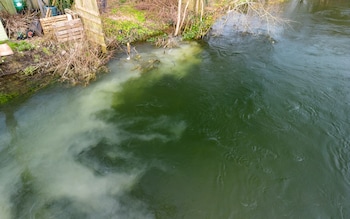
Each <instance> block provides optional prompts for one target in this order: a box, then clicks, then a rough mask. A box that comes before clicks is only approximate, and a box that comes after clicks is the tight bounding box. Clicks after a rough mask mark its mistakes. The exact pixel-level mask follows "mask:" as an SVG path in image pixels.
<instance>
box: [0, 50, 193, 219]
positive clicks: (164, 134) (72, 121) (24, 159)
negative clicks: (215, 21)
mask: <svg viewBox="0 0 350 219" xmlns="http://www.w3.org/2000/svg"><path fill="white" fill-rule="evenodd" d="M199 51H200V50H199V46H198V45H196V44H186V45H184V46H183V47H180V48H176V49H172V50H167V51H166V54H164V50H162V49H157V50H154V52H153V53H144V54H143V53H140V55H141V56H143V57H144V58H145V59H147V57H156V58H157V59H159V60H161V61H160V63H161V64H160V65H159V68H158V70H159V71H158V72H157V74H154V76H153V77H154V80H157V79H159V78H161V77H162V74H163V75H165V74H174V75H178V76H179V77H182V76H183V75H184V74H185V72H186V70H185V68H186V67H188V66H190V65H191V64H193V63H195V62H198V58H196V54H198V52H199ZM191 60H192V61H191ZM110 67H111V68H112V69H114V71H116V72H114V73H111V74H110V75H106V79H104V80H101V81H100V82H99V83H96V84H92V85H91V86H90V87H88V88H72V89H67V90H59V89H57V91H51V93H50V92H45V91H43V92H42V93H40V94H38V95H35V96H33V97H32V98H31V99H30V100H29V101H27V102H26V103H25V104H24V105H23V106H20V107H19V108H18V110H16V111H14V112H12V113H13V117H14V118H15V120H17V122H18V125H17V126H16V127H15V130H17V131H16V133H15V134H14V135H11V134H10V131H9V130H8V129H9V127H6V125H5V124H4V123H1V124H4V125H0V131H1V134H0V137H1V139H0V143H1V145H0V157H1V158H2V160H1V166H0V193H1V196H0V218H1V219H12V218H91V219H95V218H101V219H102V218H142V219H147V218H154V215H153V214H152V213H151V212H149V210H148V209H147V206H146V205H145V204H144V203H143V202H142V201H139V200H136V199H135V198H132V197H130V196H129V195H128V192H129V191H130V190H131V189H132V188H133V185H135V183H137V182H138V180H139V178H140V177H141V176H142V174H143V173H144V172H145V171H146V169H147V165H145V164H142V163H138V162H137V160H135V158H134V156H133V155H132V154H130V153H128V152H125V151H123V150H122V149H121V148H120V147H119V145H120V144H122V143H123V142H124V141H127V140H128V139H135V138H136V139H142V140H151V139H160V140H162V141H172V140H177V139H179V138H180V136H181V135H182V133H183V132H184V130H185V129H186V123H185V122H184V121H182V120H180V119H174V118H170V117H166V116H159V117H157V118H140V120H149V119H152V120H153V125H151V126H150V127H149V129H148V131H147V132H145V133H143V134H140V133H131V132H127V131H125V130H123V126H122V125H123V122H126V121H120V122H119V125H118V124H113V123H109V122H108V121H104V120H103V119H100V118H99V116H98V115H99V114H101V113H102V114H103V113H104V112H108V111H111V109H112V98H113V96H114V95H115V93H117V92H119V91H120V90H122V89H123V87H122V85H123V83H124V82H126V81H127V80H129V79H131V78H135V77H139V76H140V73H141V72H140V71H137V70H135V63H132V61H131V62H123V61H119V62H115V63H113V64H111V66H110ZM159 73H162V74H159ZM53 93H55V95H53ZM5 118H6V116H5V115H4V114H1V115H0V121H1V122H2V121H5ZM127 122H131V123H133V122H135V121H127ZM136 122H137V121H136ZM131 123H130V124H131ZM124 125H125V124H124ZM103 147H105V148H103ZM93 150H96V152H98V153H104V154H103V156H101V158H100V157H96V156H97V155H96V154H93V156H95V157H89V156H90V154H89V153H90V151H93ZM91 156H92V155H91ZM84 159H85V160H84ZM93 159H96V160H93ZM99 159H100V160H99ZM104 159H110V161H114V160H118V159H120V160H123V161H126V162H133V167H130V168H128V169H127V171H123V170H118V169H116V168H114V169H112V168H109V167H108V163H107V164H104V163H103V162H105V160H104ZM159 165H160V164H159Z"/></svg>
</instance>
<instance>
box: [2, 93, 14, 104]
mask: <svg viewBox="0 0 350 219" xmlns="http://www.w3.org/2000/svg"><path fill="white" fill-rule="evenodd" d="M15 97H18V94H17V93H11V94H4V93H0V105H2V104H5V103H7V102H9V101H10V100H12V99H13V98H15Z"/></svg>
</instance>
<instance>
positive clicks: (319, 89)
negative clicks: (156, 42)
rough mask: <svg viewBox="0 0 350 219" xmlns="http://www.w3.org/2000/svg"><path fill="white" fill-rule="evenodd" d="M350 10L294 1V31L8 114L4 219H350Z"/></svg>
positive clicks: (183, 58) (173, 61)
mask: <svg viewBox="0 0 350 219" xmlns="http://www.w3.org/2000/svg"><path fill="white" fill-rule="evenodd" d="M349 8H350V5H349V3H348V2H345V1H341V0H338V1H332V2H331V1H310V0H303V1H302V2H301V3H299V1H291V2H290V3H288V4H287V6H286V13H285V16H286V17H287V18H290V19H293V20H295V22H293V23H291V27H278V28H273V29H270V30H269V31H270V32H264V31H263V30H264V29H259V31H258V32H253V33H249V32H248V33H245V34H242V31H237V28H236V29H233V28H232V25H231V26H230V23H229V22H228V23H226V25H228V26H221V27H220V28H222V29H220V30H221V31H222V32H221V33H220V34H215V35H213V36H211V37H210V38H208V39H207V41H205V42H202V44H201V45H198V44H184V45H183V46H182V47H181V48H177V49H172V50H163V49H159V50H152V49H150V48H147V45H144V46H140V47H139V48H137V50H138V52H140V55H141V57H142V58H141V59H140V60H136V59H134V60H130V61H126V57H122V58H121V59H119V60H118V61H117V62H111V63H110V67H111V70H112V72H111V73H110V74H109V75H105V76H104V77H103V78H102V79H101V80H100V81H98V82H96V83H95V84H92V85H91V86H90V87H88V88H78V87H77V88H72V89H62V88H60V87H55V88H50V89H47V90H44V91H42V92H40V93H38V94H36V95H34V96H33V97H32V98H30V99H29V100H27V101H25V102H24V103H20V104H12V105H11V106H8V108H2V109H1V113H0V193H1V196H0V218H2V219H3V218H4V219H12V218H16V219H17V218H74V219H75V218H84V219H85V218H190V219H195V218H242V219H243V218H283V217H284V218H349V216H350V205H349V203H350V163H349V160H350V137H349V135H348V133H349V132H350V125H349V124H350V117H349V111H350V95H349V94H350V90H349V86H348V84H349V81H350V75H349V72H348V69H350V63H349V62H348V60H350V52H349V51H350V48H349V45H350V44H348V38H349V28H348V27H349V23H348V22H347V18H348V15H349V13H348V11H349ZM214 31H215V28H214ZM267 33H269V34H272V35H273V36H272V38H273V39H274V40H271V35H268V34H267ZM155 60H160V63H158V62H157V65H150V63H151V64H153V63H155V62H154V61H155ZM150 66H151V67H150ZM144 70H146V71H144ZM140 72H144V73H143V74H141V73H140Z"/></svg>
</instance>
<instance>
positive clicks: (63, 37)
mask: <svg viewBox="0 0 350 219" xmlns="http://www.w3.org/2000/svg"><path fill="white" fill-rule="evenodd" d="M65 12H66V14H64V15H59V16H54V17H48V18H41V19H40V23H41V27H42V29H43V32H44V34H45V35H51V36H52V37H55V38H56V39H57V41H59V42H66V41H69V40H81V39H83V37H84V27H83V23H82V22H81V19H80V18H79V16H78V14H77V13H75V12H73V11H71V10H69V9H66V10H65Z"/></svg>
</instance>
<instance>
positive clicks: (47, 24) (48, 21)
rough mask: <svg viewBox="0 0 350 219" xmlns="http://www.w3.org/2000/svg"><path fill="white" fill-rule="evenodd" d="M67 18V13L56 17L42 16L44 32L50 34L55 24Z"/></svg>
mask: <svg viewBox="0 0 350 219" xmlns="http://www.w3.org/2000/svg"><path fill="white" fill-rule="evenodd" d="M67 20H68V18H67V15H59V16H55V17H49V18H41V19H40V23H41V27H42V28H43V32H44V34H50V33H52V32H53V24H55V23H57V22H61V21H67Z"/></svg>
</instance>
